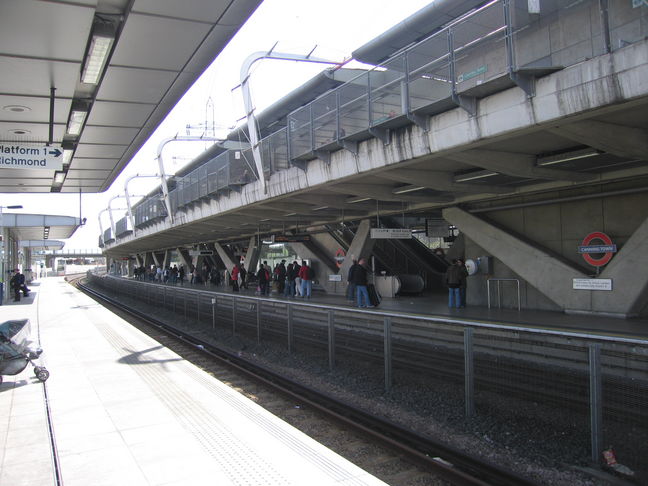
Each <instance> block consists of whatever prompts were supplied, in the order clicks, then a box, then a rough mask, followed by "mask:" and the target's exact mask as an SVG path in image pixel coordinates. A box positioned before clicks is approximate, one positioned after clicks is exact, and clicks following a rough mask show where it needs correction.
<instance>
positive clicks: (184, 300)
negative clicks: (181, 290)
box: [182, 292, 187, 319]
mask: <svg viewBox="0 0 648 486" xmlns="http://www.w3.org/2000/svg"><path fill="white" fill-rule="evenodd" d="M182 302H183V304H184V317H185V319H186V318H187V293H186V292H185V294H184V295H183V296H182Z"/></svg>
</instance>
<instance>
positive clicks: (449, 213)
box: [443, 208, 592, 311]
mask: <svg viewBox="0 0 648 486" xmlns="http://www.w3.org/2000/svg"><path fill="white" fill-rule="evenodd" d="M443 217H444V218H445V220H446V221H448V222H450V223H452V224H454V225H455V226H457V228H459V230H460V231H461V232H462V233H465V234H466V235H467V236H468V237H469V238H471V239H473V240H474V241H475V242H476V243H477V244H478V245H479V246H481V247H482V248H484V249H485V250H486V251H487V252H488V253H490V254H491V255H492V256H494V257H495V258H497V259H498V260H501V261H502V262H503V263H504V264H505V265H506V266H507V267H509V268H510V269H511V270H513V271H514V272H515V273H516V274H518V275H519V276H520V277H522V278H523V279H524V280H525V281H526V282H528V283H529V284H530V285H532V286H533V287H535V288H536V289H538V291H539V292H541V293H542V294H544V295H545V296H546V297H547V298H549V299H551V300H552V301H553V302H554V303H556V305H558V306H559V307H561V308H562V309H565V310H579V311H588V310H589V309H590V308H591V304H590V302H591V297H590V294H591V292H592V291H583V290H573V288H572V287H573V280H572V279H574V278H587V275H585V274H584V273H582V272H580V271H579V270H577V269H575V268H574V267H572V266H570V265H568V264H566V263H565V262H563V261H561V260H559V259H557V258H555V257H554V256H553V255H551V254H550V253H549V252H546V251H545V250H543V249H542V248H539V247H537V246H533V245H530V244H529V243H527V242H525V241H522V240H521V239H519V238H517V237H516V236H514V235H512V234H510V233H507V232H506V231H504V230H502V229H500V228H498V227H496V226H494V225H492V224H490V223H488V222H486V221H484V220H482V219H480V218H478V217H476V216H474V215H472V214H470V213H468V212H466V211H462V210H461V209H459V208H446V209H444V210H443Z"/></svg>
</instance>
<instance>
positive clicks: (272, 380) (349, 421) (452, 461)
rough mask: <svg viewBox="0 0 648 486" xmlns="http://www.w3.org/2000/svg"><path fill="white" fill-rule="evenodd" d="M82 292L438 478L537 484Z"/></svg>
mask: <svg viewBox="0 0 648 486" xmlns="http://www.w3.org/2000/svg"><path fill="white" fill-rule="evenodd" d="M76 285H77V287H78V288H79V289H80V290H82V291H83V292H86V293H87V294H88V295H91V296H92V297H94V298H96V299H99V300H101V301H104V302H106V303H108V304H109V305H111V306H114V307H117V308H118V309H120V310H121V311H124V312H126V313H128V314H131V315H132V316H134V317H136V318H137V319H140V320H142V321H144V322H146V323H148V324H149V325H151V326H154V327H157V328H160V329H163V330H164V331H165V332H167V333H169V334H171V335H172V336H174V337H176V338H177V339H179V340H181V341H184V342H186V343H189V344H190V345H192V346H194V347H195V348H196V349H197V350H199V351H200V352H204V353H207V354H208V355H210V356H211V357H213V358H215V359H218V360H221V361H222V362H224V363H226V364H227V365H228V366H231V367H233V368H235V369H237V370H239V371H240V372H242V373H245V374H246V375H248V376H249V377H251V378H253V379H256V380H259V381H261V382H262V383H264V384H266V385H268V386H271V387H273V388H274V389H276V390H278V391H280V392H282V393H285V394H287V395H289V396H291V397H293V398H295V399H297V400H300V401H302V402H303V403H307V404H308V405H309V406H311V407H313V408H315V409H317V410H319V411H320V412H322V413H325V414H327V415H329V416H331V417H333V418H334V419H336V420H338V421H341V422H343V423H345V424H346V425H348V426H350V427H353V428H355V429H357V430H360V431H361V432H362V433H364V434H368V435H370V436H371V437H374V438H376V439H377V440H379V441H381V442H383V443H385V444H388V445H389V446H390V447H392V448H393V449H396V450H398V451H399V452H400V453H402V454H404V455H406V456H408V457H410V458H411V459H412V460H414V461H415V462H417V463H419V464H422V465H425V466H426V467H428V468H430V469H431V470H432V471H433V473H434V474H437V475H438V476H439V477H441V478H443V479H445V480H447V481H449V482H451V483H452V484H456V485H458V486H488V485H502V486H508V485H510V486H537V484H538V483H535V482H533V481H531V480H530V479H528V478H525V477H522V476H520V475H518V474H515V473H513V472H510V471H506V470H504V469H502V468H500V467H499V466H497V465H494V464H491V463H488V462H485V461H482V460H480V459H476V458H474V457H470V456H467V455H466V454H464V453H462V452H461V451H459V450H458V449H455V448H453V447H450V446H448V445H446V444H442V443H439V442H436V441H434V440H432V439H431V438H429V437H426V436H423V435H421V434H417V433H416V432H413V431H411V430H407V429H404V428H402V427H400V426H398V425H397V424H395V423H393V422H391V421H388V420H385V419H380V418H378V417H375V416H373V415H371V414H369V413H367V412H364V411H362V410H360V409H357V408H356V407H353V406H352V405H349V404H347V403H344V402H341V401H339V400H337V399H335V398H333V397H330V396H327V395H326V394H324V393H321V392H319V391H317V390H314V389H312V388H309V387H306V386H304V385H302V384H300V383H297V382H295V381H293V380H290V379H288V378H285V377H283V376H281V375H278V374H276V373H275V372H273V371H271V370H269V369H267V368H265V367H263V366H259V365H258V364H255V363H251V362H249V361H247V360H245V359H244V358H241V357H239V356H237V355H235V354H232V353H230V352H228V351H225V350H223V349H220V348H218V347H216V346H213V345H211V344H209V343H207V342H204V341H202V340H200V339H198V338H196V337H194V336H191V335H190V334H186V333H184V332H182V331H181V330H179V329H177V328H175V327H173V326H169V325H168V324H165V323H163V322H161V321H158V320H157V319H154V318H151V317H150V316H148V315H146V314H145V313H143V312H140V311H138V310H137V309H133V308H131V307H129V306H126V305H124V304H123V303H121V302H119V301H118V300H116V299H112V298H110V297H108V296H106V295H103V294H101V293H99V292H97V291H96V290H93V289H90V288H89V287H87V286H85V285H83V284H81V283H79V282H77V283H76Z"/></svg>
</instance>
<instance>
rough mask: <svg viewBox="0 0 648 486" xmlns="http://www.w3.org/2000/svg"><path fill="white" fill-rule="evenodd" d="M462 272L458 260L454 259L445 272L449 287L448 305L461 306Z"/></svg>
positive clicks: (446, 282)
mask: <svg viewBox="0 0 648 486" xmlns="http://www.w3.org/2000/svg"><path fill="white" fill-rule="evenodd" d="M461 278H462V272H461V268H460V267H459V265H457V260H452V264H451V265H450V266H449V267H448V269H447V270H446V273H445V284H446V286H447V287H448V307H450V308H452V307H456V308H459V307H461V298H460V291H459V287H460V286H461Z"/></svg>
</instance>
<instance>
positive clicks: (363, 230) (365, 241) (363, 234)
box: [338, 219, 376, 282]
mask: <svg viewBox="0 0 648 486" xmlns="http://www.w3.org/2000/svg"><path fill="white" fill-rule="evenodd" d="M370 235H371V222H370V221H369V220H368V219H363V220H362V221H360V224H359V225H358V230H357V231H356V234H355V236H354V237H353V241H352V242H351V244H350V245H349V251H347V255H346V258H345V259H344V263H343V264H342V266H341V267H340V270H339V271H338V274H340V275H342V280H343V281H344V282H346V277H347V275H348V274H349V268H350V267H351V265H352V264H353V259H356V260H360V259H361V258H367V259H368V258H369V256H371V250H373V246H374V244H375V243H376V240H372V239H371V238H370Z"/></svg>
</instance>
